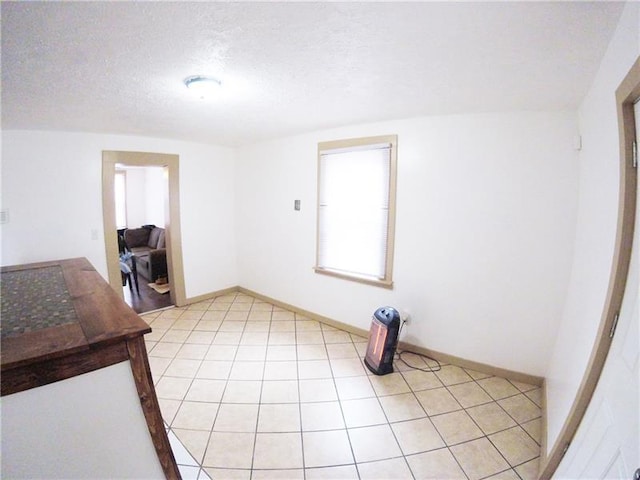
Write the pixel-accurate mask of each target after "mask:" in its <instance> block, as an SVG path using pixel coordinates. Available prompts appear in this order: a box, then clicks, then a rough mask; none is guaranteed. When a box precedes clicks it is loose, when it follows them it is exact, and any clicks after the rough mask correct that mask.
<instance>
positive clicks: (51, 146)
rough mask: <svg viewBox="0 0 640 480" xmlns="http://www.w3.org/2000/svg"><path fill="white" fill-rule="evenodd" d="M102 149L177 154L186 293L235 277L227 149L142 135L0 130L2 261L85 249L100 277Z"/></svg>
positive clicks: (22, 260) (103, 259)
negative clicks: (4, 212)
mask: <svg viewBox="0 0 640 480" xmlns="http://www.w3.org/2000/svg"><path fill="white" fill-rule="evenodd" d="M103 150H126V151H146V152H158V153H171V154H177V155H179V156H180V171H179V175H180V207H181V220H182V224H181V229H182V250H183V260H184V274H185V283H186V285H185V287H186V294H187V297H192V296H197V295H201V294H204V293H209V292H212V291H216V290H220V289H223V288H227V287H230V286H234V285H237V284H238V278H237V271H236V263H235V256H236V255H235V236H234V230H235V226H234V218H233V198H234V178H235V173H234V153H233V150H231V149H228V148H221V147H216V146H211V145H202V144H196V143H190V142H180V141H174V140H164V139H154V138H144V137H129V136H119V135H100V134H87V133H68V132H42V131H11V130H10V131H3V132H2V208H3V209H4V210H8V211H9V214H10V221H9V223H6V224H4V225H2V226H1V230H0V233H1V235H2V265H15V264H21V263H29V262H37V261H45V260H53V259H60V258H70V257H87V258H88V259H89V261H90V262H91V263H92V264H93V265H94V266H95V267H96V269H97V270H98V271H99V272H100V273H101V274H102V276H103V277H105V278H107V266H106V254H105V246H104V234H103V231H102V230H103V228H102V179H101V175H102V151H103Z"/></svg>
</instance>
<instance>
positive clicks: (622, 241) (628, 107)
mask: <svg viewBox="0 0 640 480" xmlns="http://www.w3.org/2000/svg"><path fill="white" fill-rule="evenodd" d="M638 98H640V57H638V59H637V60H636V61H635V63H634V64H633V66H632V67H631V70H630V71H629V73H628V74H627V76H626V77H625V79H624V80H623V81H622V83H621V84H620V86H619V87H618V89H617V90H616V104H617V107H618V131H619V138H620V190H619V197H618V227H617V233H616V243H615V251H614V256H613V262H612V266H611V274H610V276H609V289H608V291H607V296H606V300H605V304H604V308H603V312H602V317H601V320H600V327H599V328H598V333H597V336H596V340H595V344H594V347H593V350H592V351H591V356H590V358H589V363H588V365H587V369H586V370H585V374H584V376H583V378H582V382H581V384H580V388H579V389H578V393H577V394H576V398H575V399H574V402H573V405H572V406H571V410H570V411H569V415H568V416H567V419H566V420H565V422H564V425H563V426H562V430H561V431H560V434H559V435H558V438H557V440H556V442H555V444H554V445H553V448H552V449H551V451H550V453H549V455H548V456H547V457H546V458H543V459H542V462H541V465H540V473H539V476H540V478H541V479H549V478H551V477H552V475H553V474H554V472H555V471H556V468H558V465H559V464H560V461H561V460H562V457H563V456H564V454H565V452H566V449H567V448H568V446H569V444H570V443H571V441H572V440H573V437H574V436H575V433H576V430H577V429H578V426H579V425H580V422H581V421H582V418H583V417H584V414H585V412H586V410H587V407H588V406H589V402H590V401H591V398H592V396H593V392H594V390H595V388H596V384H597V383H598V379H599V378H600V374H601V373H602V369H603V368H604V363H605V360H606V358H607V354H608V353H609V348H610V346H611V341H612V338H611V337H610V335H609V333H610V332H611V330H612V328H615V327H614V323H615V322H616V319H617V315H618V314H619V312H620V308H621V305H622V297H623V296H624V291H625V286H626V284H627V275H628V272H629V263H630V261H631V246H632V244H633V233H634V226H635V217H636V190H637V187H638V186H637V174H636V168H634V166H633V143H634V141H635V138H636V131H635V121H634V118H635V115H634V109H633V106H634V103H635V102H636V100H638ZM543 455H544V452H543Z"/></svg>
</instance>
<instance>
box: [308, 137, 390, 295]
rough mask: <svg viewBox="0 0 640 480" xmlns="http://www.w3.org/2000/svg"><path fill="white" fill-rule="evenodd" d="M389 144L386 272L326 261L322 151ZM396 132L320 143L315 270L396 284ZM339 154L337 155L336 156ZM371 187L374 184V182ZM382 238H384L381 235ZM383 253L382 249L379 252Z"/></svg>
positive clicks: (338, 150) (353, 149) (358, 149)
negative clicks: (361, 270)
mask: <svg viewBox="0 0 640 480" xmlns="http://www.w3.org/2000/svg"><path fill="white" fill-rule="evenodd" d="M384 144H386V145H388V147H389V171H388V179H389V188H388V195H389V196H388V199H387V205H388V213H387V225H386V251H385V255H384V275H367V274H356V273H353V272H348V271H345V270H343V269H341V268H339V267H340V266H339V265H323V264H322V263H323V261H322V260H321V259H322V258H324V255H322V249H323V248H324V245H322V244H321V241H322V240H321V239H322V238H323V232H322V231H321V229H322V225H321V223H322V222H321V209H322V208H324V207H325V205H321V195H322V185H323V183H322V182H323V181H326V179H324V178H323V167H322V155H323V154H325V155H326V154H329V155H331V154H333V153H340V154H341V153H348V152H350V151H354V152H355V151H361V150H367V147H371V149H377V148H381V146H382V145H384ZM397 146H398V137H397V135H384V136H376V137H365V138H351V139H345V140H334V141H329V142H320V143H318V202H317V216H316V221H317V225H316V264H315V268H314V271H315V272H316V273H319V274H324V275H331V276H334V277H339V278H342V279H346V280H353V281H356V282H360V283H365V284H369V285H375V286H379V287H384V288H393V253H394V243H395V242H394V237H395V218H396V176H397ZM335 158H337V156H336V157H335ZM372 188H375V187H374V186H372ZM379 240H380V242H382V240H383V239H382V238H381V237H379ZM380 253H382V252H380Z"/></svg>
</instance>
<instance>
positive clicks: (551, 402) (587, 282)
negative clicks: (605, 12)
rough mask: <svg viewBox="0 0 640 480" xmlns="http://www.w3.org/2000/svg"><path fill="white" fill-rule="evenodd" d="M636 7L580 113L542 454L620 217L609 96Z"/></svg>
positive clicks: (570, 395)
mask: <svg viewBox="0 0 640 480" xmlns="http://www.w3.org/2000/svg"><path fill="white" fill-rule="evenodd" d="M638 10H639V6H638V4H637V3H628V4H627V5H626V7H625V10H624V12H623V14H622V17H621V19H620V22H619V25H618V27H617V29H616V32H615V35H614V37H613V38H612V40H611V43H610V45H609V48H608V50H607V52H606V54H605V57H604V59H603V61H602V63H601V65H600V68H599V71H598V74H597V76H596V78H595V80H594V82H593V84H592V86H591V88H590V90H589V92H588V94H587V96H586V97H585V99H584V101H583V103H582V105H581V107H580V111H579V124H580V132H581V134H582V140H583V148H582V151H581V152H580V156H579V164H580V181H579V182H580V183H579V203H578V204H579V210H578V223H577V229H576V238H575V253H574V257H573V269H572V272H571V280H570V283H569V289H568V293H567V300H566V303H565V306H564V311H563V314H562V321H561V323H560V326H559V330H558V335H557V339H556V343H555V346H554V348H553V351H552V353H551V355H550V361H549V365H548V368H547V371H546V377H547V422H548V423H547V446H548V447H547V448H548V449H549V450H550V449H551V448H552V447H553V445H554V443H555V441H556V439H557V437H558V434H559V433H560V430H561V428H562V425H563V423H564V420H565V418H566V417H567V414H568V412H569V410H570V408H571V405H572V403H573V400H574V398H575V396H576V393H577V391H578V388H579V386H580V382H581V381H582V377H583V375H584V372H585V368H586V366H587V362H588V360H589V356H590V354H591V350H592V348H593V344H594V340H595V337H596V333H597V329H598V326H599V324H600V319H601V316H602V312H603V307H604V302H605V297H606V293H607V288H608V285H609V275H610V272H611V264H612V259H613V251H614V242H615V233H616V222H617V215H618V189H619V185H618V182H619V162H620V151H619V144H618V124H617V116H616V104H615V90H616V89H617V88H618V86H619V85H620V82H621V81H622V79H623V78H624V77H625V75H626V74H627V73H628V71H629V69H630V68H631V66H632V65H633V62H634V61H635V60H636V58H637V56H638V53H640V47H639V43H638V41H639V40H638V31H639V19H638V15H639V13H638Z"/></svg>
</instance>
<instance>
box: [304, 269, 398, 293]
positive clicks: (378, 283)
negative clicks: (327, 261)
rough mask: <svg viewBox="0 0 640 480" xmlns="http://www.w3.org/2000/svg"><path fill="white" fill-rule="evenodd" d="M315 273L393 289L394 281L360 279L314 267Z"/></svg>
mask: <svg viewBox="0 0 640 480" xmlns="http://www.w3.org/2000/svg"><path fill="white" fill-rule="evenodd" d="M313 271H314V272H316V273H319V274H321V275H328V276H330V277H336V278H341V279H343V280H350V281H352V282H358V283H364V284H365V285H372V286H374V287H381V288H387V289H389V290H392V289H393V281H392V280H377V279H373V278H366V277H358V276H356V275H348V274H346V273H341V272H336V271H335V270H328V269H326V268H318V267H314V268H313Z"/></svg>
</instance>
